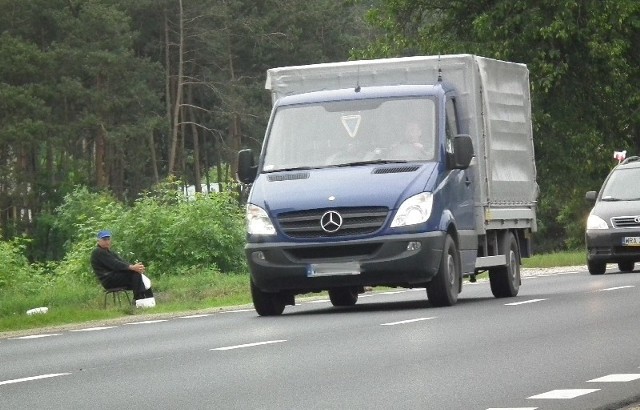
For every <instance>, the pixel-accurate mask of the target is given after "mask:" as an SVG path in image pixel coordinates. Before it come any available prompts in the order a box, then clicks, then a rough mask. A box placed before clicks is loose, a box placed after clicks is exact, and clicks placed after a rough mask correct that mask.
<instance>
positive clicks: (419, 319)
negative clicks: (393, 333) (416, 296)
mask: <svg viewBox="0 0 640 410" xmlns="http://www.w3.org/2000/svg"><path fill="white" fill-rule="evenodd" d="M431 319H435V316H434V317H420V318H417V319H409V320H401V321H399V322H390V323H382V324H381V325H380V326H395V325H405V324H407V323H414V322H421V321H423V320H431Z"/></svg>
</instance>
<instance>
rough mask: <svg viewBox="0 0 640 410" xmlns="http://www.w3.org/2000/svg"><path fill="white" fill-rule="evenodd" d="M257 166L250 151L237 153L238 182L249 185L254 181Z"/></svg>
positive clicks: (245, 150)
mask: <svg viewBox="0 0 640 410" xmlns="http://www.w3.org/2000/svg"><path fill="white" fill-rule="evenodd" d="M257 171H258V166H257V165H256V163H255V160H254V158H253V152H252V151H251V150H250V149H243V150H241V151H238V180H239V181H240V182H242V183H243V184H250V183H252V182H253V181H254V180H255V179H256V173H257Z"/></svg>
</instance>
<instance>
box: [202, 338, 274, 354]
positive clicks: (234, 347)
mask: <svg viewBox="0 0 640 410" xmlns="http://www.w3.org/2000/svg"><path fill="white" fill-rule="evenodd" d="M283 342H286V340H269V341H267V342H256V343H246V344H243V345H235V346H225V347H217V348H215V349H209V350H212V351H213V350H218V351H222V350H233V349H242V348H245V347H255V346H262V345H269V344H273V343H283Z"/></svg>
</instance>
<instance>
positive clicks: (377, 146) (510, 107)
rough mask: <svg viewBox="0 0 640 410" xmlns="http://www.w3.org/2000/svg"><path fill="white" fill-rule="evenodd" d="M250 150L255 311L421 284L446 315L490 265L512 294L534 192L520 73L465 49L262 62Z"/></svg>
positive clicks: (242, 165) (525, 77)
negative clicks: (261, 99)
mask: <svg viewBox="0 0 640 410" xmlns="http://www.w3.org/2000/svg"><path fill="white" fill-rule="evenodd" d="M266 89H268V90H270V91H271V96H272V102H273V109H272V112H271V116H270V119H269V124H268V127H267V130H266V134H265V137H264V142H263V145H262V150H261V152H260V155H259V156H258V157H257V158H256V155H255V154H254V153H253V152H252V151H251V150H250V149H243V150H241V151H240V152H239V153H238V179H239V180H240V181H241V182H242V183H244V184H248V185H249V184H250V192H249V196H248V199H247V205H246V219H247V243H246V246H245V254H246V257H247V261H248V265H249V268H250V286H251V294H252V298H253V304H254V307H255V309H256V311H257V313H258V314H259V315H261V316H274V315H280V314H282V313H283V311H284V309H285V307H286V306H287V305H294V304H295V296H296V295H300V294H306V293H311V292H321V291H327V292H328V294H329V298H330V300H331V303H332V304H333V305H334V306H352V305H354V304H356V303H357V300H358V295H359V294H361V293H362V292H363V291H364V290H365V289H366V288H370V287H376V286H385V287H401V288H425V289H426V294H427V298H428V300H429V303H430V305H432V306H451V305H454V304H455V303H456V302H457V300H458V295H459V293H460V292H461V291H462V284H463V278H464V277H469V279H470V280H471V281H475V277H476V275H477V274H479V273H482V272H488V275H489V281H490V285H491V291H492V293H493V295H494V296H495V297H498V298H502V297H513V296H516V295H517V294H518V291H519V288H520V284H521V279H520V266H521V258H523V257H528V256H530V255H531V249H532V242H531V241H532V233H533V232H535V231H536V201H537V194H538V186H537V183H536V168H535V159H534V148H533V134H532V126H531V99H530V91H529V72H528V69H527V67H526V65H524V64H519V63H512V62H506V61H499V60H495V59H489V58H485V57H480V56H475V55H467V54H462V55H442V56H416V57H403V58H387V59H374V60H361V61H346V62H336V63H322V64H313V65H306V66H290V67H279V68H273V69H269V70H268V71H267V79H266Z"/></svg>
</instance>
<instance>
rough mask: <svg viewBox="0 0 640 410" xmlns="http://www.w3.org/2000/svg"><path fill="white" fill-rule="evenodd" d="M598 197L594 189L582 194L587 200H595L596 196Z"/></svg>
mask: <svg viewBox="0 0 640 410" xmlns="http://www.w3.org/2000/svg"><path fill="white" fill-rule="evenodd" d="M597 197H598V192H596V191H587V194H586V195H585V196H584V199H586V200H587V201H589V202H596V198H597Z"/></svg>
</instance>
